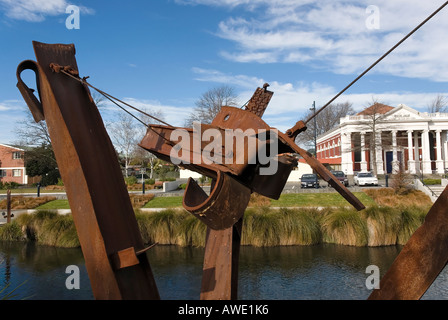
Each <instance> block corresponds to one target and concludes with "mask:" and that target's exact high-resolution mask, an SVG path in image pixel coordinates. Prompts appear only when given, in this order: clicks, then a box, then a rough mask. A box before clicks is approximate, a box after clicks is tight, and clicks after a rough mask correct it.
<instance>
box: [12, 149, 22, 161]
mask: <svg viewBox="0 0 448 320" xmlns="http://www.w3.org/2000/svg"><path fill="white" fill-rule="evenodd" d="M12 158H13V160H18V159H22V152H19V151H16V152H13V153H12Z"/></svg>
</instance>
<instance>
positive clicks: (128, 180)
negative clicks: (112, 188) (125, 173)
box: [124, 176, 137, 186]
mask: <svg viewBox="0 0 448 320" xmlns="http://www.w3.org/2000/svg"><path fill="white" fill-rule="evenodd" d="M124 182H125V183H126V185H128V186H131V185H133V184H136V183H137V177H136V176H129V177H125V178H124Z"/></svg>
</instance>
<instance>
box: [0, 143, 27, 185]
mask: <svg viewBox="0 0 448 320" xmlns="http://www.w3.org/2000/svg"><path fill="white" fill-rule="evenodd" d="M24 153H25V150H23V149H20V148H17V147H12V146H8V145H4V144H0V182H3V183H4V182H16V183H18V184H28V176H27V175H26V170H25V161H24V160H23V156H24Z"/></svg>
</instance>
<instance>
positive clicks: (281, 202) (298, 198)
mask: <svg viewBox="0 0 448 320" xmlns="http://www.w3.org/2000/svg"><path fill="white" fill-rule="evenodd" d="M354 195H355V197H357V198H358V199H359V200H360V201H361V202H362V203H363V204H364V205H365V206H368V205H373V204H374V201H373V199H372V198H371V197H369V196H368V195H366V194H365V193H364V192H355V193H354ZM316 206H318V207H339V206H350V204H349V203H348V202H347V200H345V199H344V198H343V197H342V196H341V195H340V194H339V193H336V192H332V193H288V194H282V195H281V196H280V199H278V200H271V207H316Z"/></svg>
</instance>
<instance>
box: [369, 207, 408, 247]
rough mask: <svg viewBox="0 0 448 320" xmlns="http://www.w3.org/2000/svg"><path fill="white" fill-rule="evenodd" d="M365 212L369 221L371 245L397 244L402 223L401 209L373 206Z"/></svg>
mask: <svg viewBox="0 0 448 320" xmlns="http://www.w3.org/2000/svg"><path fill="white" fill-rule="evenodd" d="M363 214H364V215H365V219H366V221H367V229H368V233H369V236H368V245H369V246H384V245H395V244H397V236H398V233H399V231H400V228H401V224H402V219H401V211H400V210H398V209H395V208H391V207H377V206H372V207H370V208H367V209H366V210H364V212H363Z"/></svg>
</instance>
